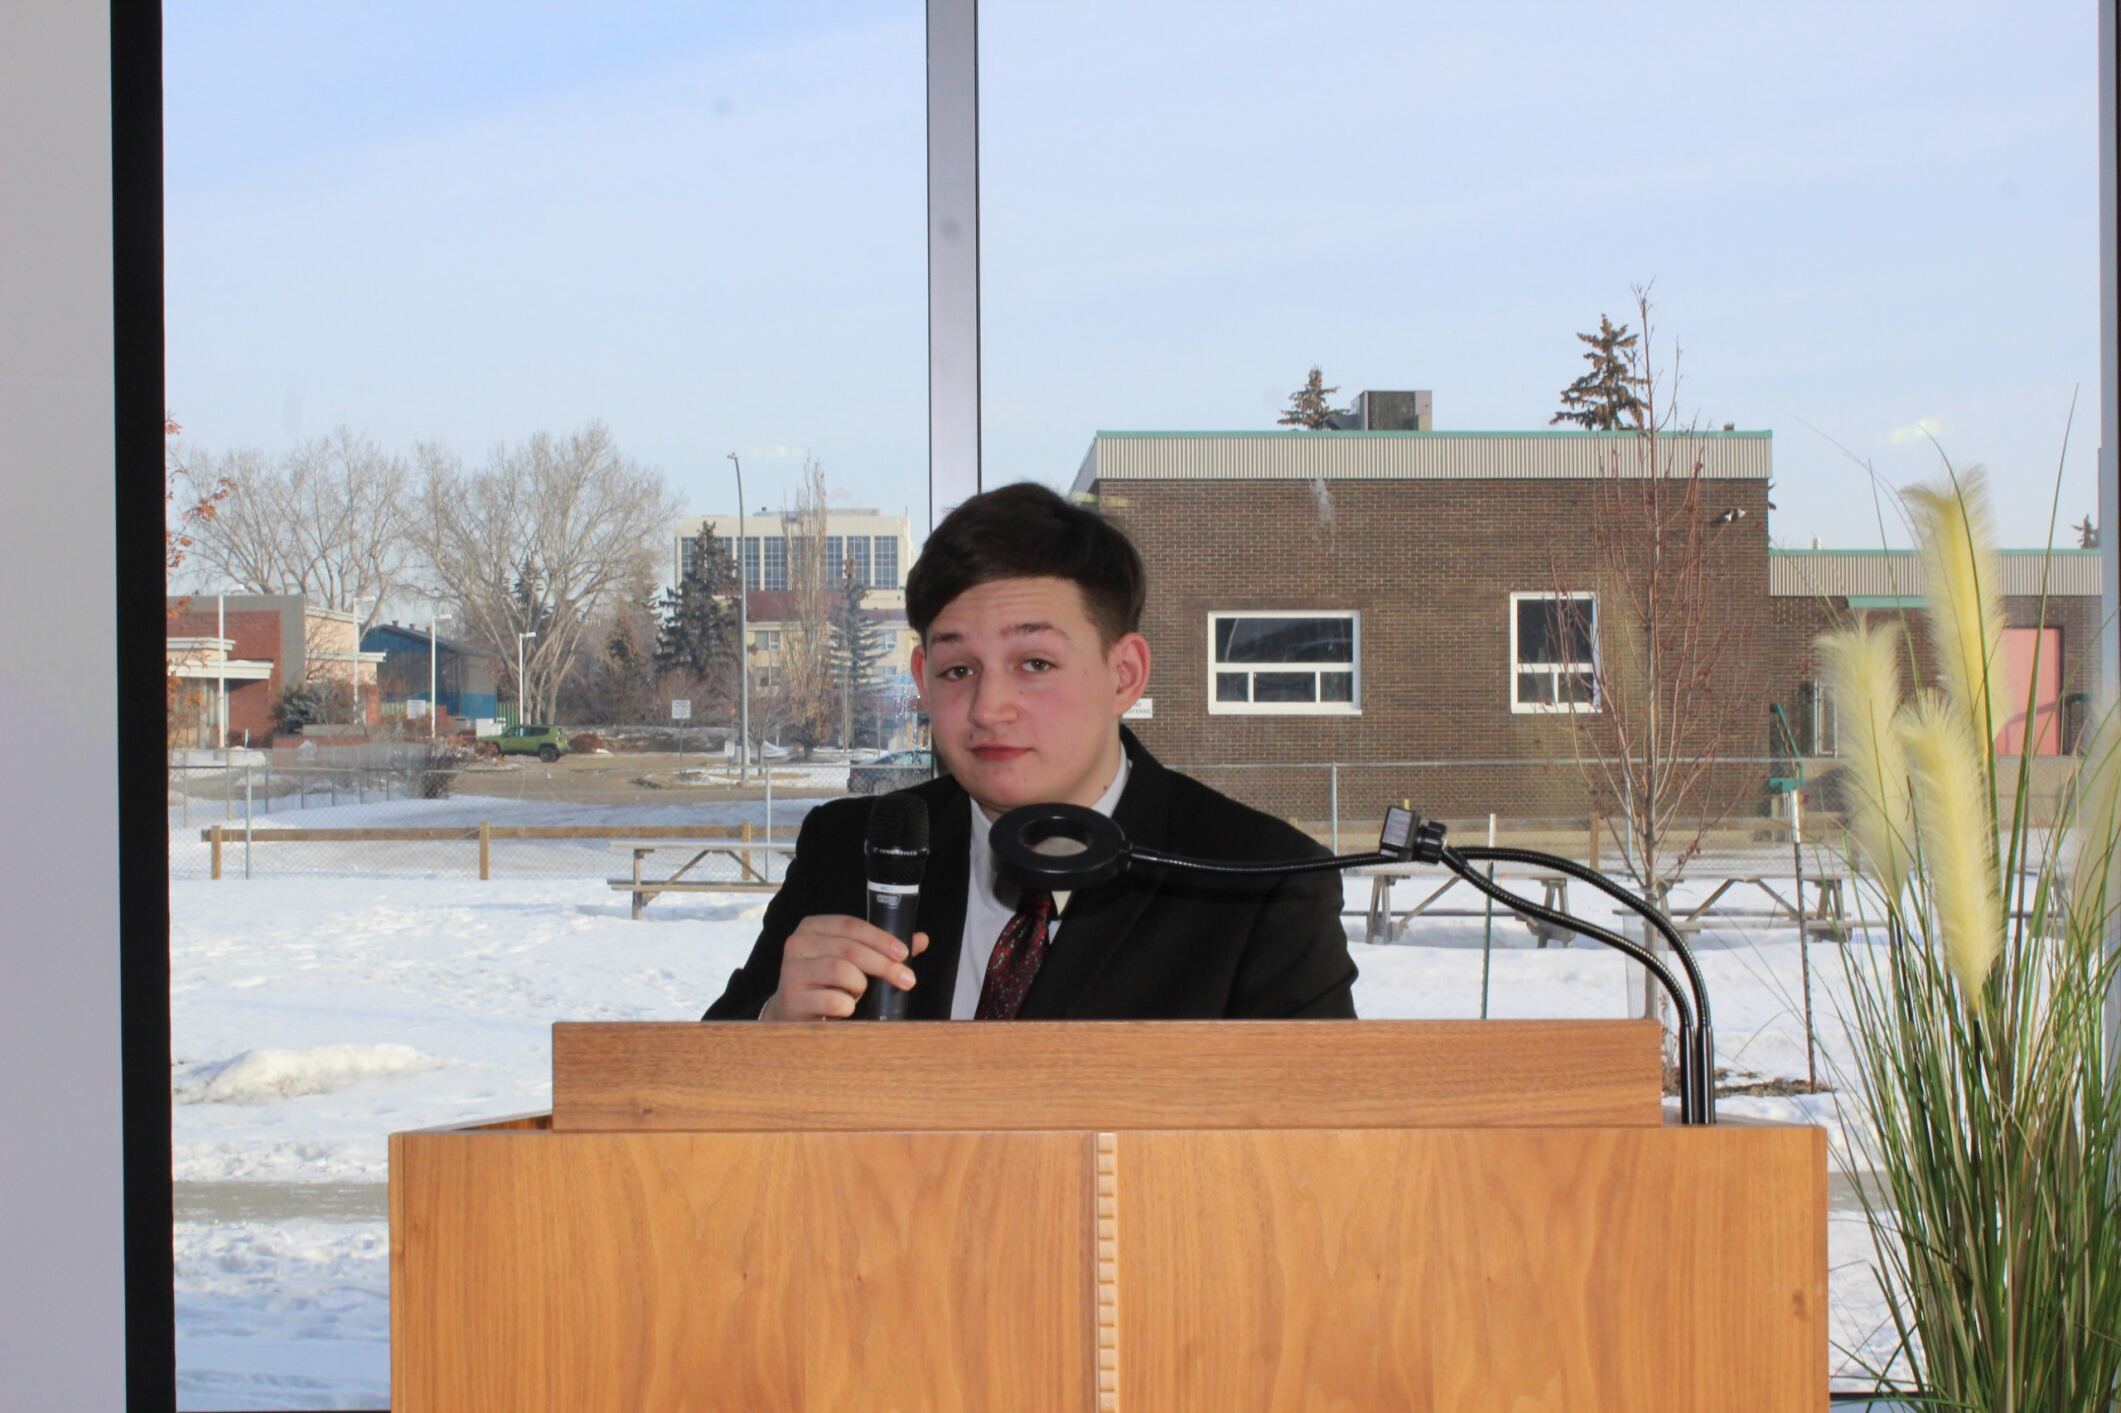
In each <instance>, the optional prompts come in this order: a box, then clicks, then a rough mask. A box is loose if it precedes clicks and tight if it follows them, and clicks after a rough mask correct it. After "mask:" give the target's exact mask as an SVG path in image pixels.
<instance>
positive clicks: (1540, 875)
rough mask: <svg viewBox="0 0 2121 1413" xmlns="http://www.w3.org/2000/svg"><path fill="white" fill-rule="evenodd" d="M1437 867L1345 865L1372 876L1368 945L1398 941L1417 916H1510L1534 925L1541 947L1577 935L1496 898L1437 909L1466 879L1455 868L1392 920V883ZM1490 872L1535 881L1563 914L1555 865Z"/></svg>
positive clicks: (1563, 884)
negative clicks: (1477, 904) (1491, 901)
mask: <svg viewBox="0 0 2121 1413" xmlns="http://www.w3.org/2000/svg"><path fill="white" fill-rule="evenodd" d="M1435 868H1436V865H1435V864H1425V863H1389V864H1368V865H1365V866H1364V867H1362V868H1356V869H1350V870H1348V871H1349V872H1350V873H1353V874H1355V875H1357V876H1358V877H1363V878H1367V879H1369V880H1370V905H1369V907H1368V908H1366V909H1365V910H1364V912H1363V929H1362V940H1363V941H1365V942H1368V943H1370V944H1372V945H1376V944H1379V943H1388V942H1393V941H1397V940H1398V938H1399V936H1400V934H1401V933H1403V932H1405V931H1406V928H1407V924H1408V923H1410V922H1412V921H1413V920H1414V919H1415V918H1417V917H1514V918H1516V919H1517V920H1518V921H1519V922H1522V923H1523V924H1524V925H1525V926H1527V927H1529V928H1531V929H1532V934H1533V935H1534V936H1535V937H1537V938H1538V939H1539V945H1540V946H1542V947H1544V946H1546V945H1547V943H1548V942H1550V941H1553V940H1554V939H1556V938H1559V939H1560V940H1561V945H1562V946H1564V947H1566V946H1568V945H1569V944H1570V943H1571V942H1573V941H1574V940H1575V937H1576V934H1575V933H1573V932H1571V931H1569V930H1568V929H1567V928H1562V927H1556V926H1554V925H1553V924H1552V923H1548V922H1541V921H1540V920H1539V919H1537V918H1531V917H1526V916H1524V915H1523V914H1521V913H1519V912H1517V911H1516V910H1515V909H1512V908H1506V907H1504V906H1503V905H1502V904H1500V903H1496V904H1493V905H1492V907H1490V906H1485V905H1484V906H1482V907H1477V908H1440V907H1438V906H1436V905H1437V904H1438V903H1439V902H1441V901H1442V900H1443V898H1444V895H1445V894H1447V893H1449V892H1450V891H1451V890H1452V889H1453V888H1456V887H1459V886H1460V885H1461V884H1464V882H1465V880H1463V879H1461V878H1460V877H1459V876H1458V875H1457V874H1455V873H1454V874H1449V875H1447V876H1446V877H1445V878H1444V880H1443V882H1442V883H1441V884H1439V885H1438V886H1437V888H1436V889H1435V890H1434V891H1433V892H1431V893H1429V894H1428V895H1427V896H1425V897H1424V898H1423V899H1422V900H1421V901H1420V902H1418V903H1416V904H1415V905H1414V906H1413V907H1411V908H1408V909H1407V910H1406V911H1404V912H1402V913H1399V914H1398V915H1397V919H1396V920H1395V918H1394V915H1393V911H1392V884H1393V882H1394V881H1396V880H1398V879H1401V878H1412V877H1415V876H1417V875H1421V874H1430V873H1433V871H1434V870H1435ZM1493 877H1494V880H1495V882H1497V883H1498V884H1502V885H1504V886H1507V885H1509V884H1510V883H1513V882H1515V883H1537V884H1539V885H1540V889H1541V895H1542V896H1541V897H1540V900H1539V901H1540V902H1541V904H1542V905H1544V906H1545V907H1548V908H1551V909H1553V910H1554V911H1555V912H1562V913H1565V912H1567V911H1568V910H1569V876H1568V875H1567V874H1565V873H1559V872H1556V871H1555V870H1553V869H1536V868H1535V869H1524V870H1503V871H1499V872H1497V873H1495V874H1494V875H1493ZM1468 886H1470V885H1468ZM1513 891H1514V890H1513ZM1483 902H1484V903H1485V900H1483ZM1345 916H1349V917H1352V916H1354V914H1352V913H1349V914H1345Z"/></svg>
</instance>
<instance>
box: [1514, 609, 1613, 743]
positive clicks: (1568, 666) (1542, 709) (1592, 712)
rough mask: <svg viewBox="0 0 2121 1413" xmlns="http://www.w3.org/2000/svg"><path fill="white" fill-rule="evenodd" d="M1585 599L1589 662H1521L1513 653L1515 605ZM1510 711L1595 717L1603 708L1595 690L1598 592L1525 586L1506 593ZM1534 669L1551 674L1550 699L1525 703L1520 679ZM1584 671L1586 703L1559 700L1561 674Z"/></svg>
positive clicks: (1515, 712)
mask: <svg viewBox="0 0 2121 1413" xmlns="http://www.w3.org/2000/svg"><path fill="white" fill-rule="evenodd" d="M1563 600H1569V601H1571V602H1584V601H1588V602H1589V603H1590V605H1591V660H1590V661H1589V662H1529V663H1528V662H1525V661H1524V660H1522V659H1521V658H1520V657H1519V656H1518V654H1517V606H1518V605H1519V604H1520V603H1524V602H1527V601H1537V602H1541V603H1560V602H1562V601H1563ZM1509 619H1510V661H1509V677H1510V714H1511V715H1513V716H1596V715H1598V714H1599V713H1600V712H1602V711H1604V710H1605V700H1604V697H1603V695H1602V694H1601V693H1600V691H1599V686H1598V668H1599V658H1600V656H1601V653H1600V650H1599V644H1598V591H1597V590H1595V589H1526V590H1520V591H1513V592H1512V593H1511V594H1510V610H1509ZM1534 672H1547V673H1551V674H1552V676H1553V682H1554V700H1553V701H1551V702H1528V701H1525V700H1524V699H1523V698H1522V697H1520V696H1519V695H1518V689H1519V686H1520V679H1521V678H1523V677H1525V676H1527V675H1529V674H1531V673H1534ZM1579 672H1580V673H1587V674H1589V676H1590V680H1591V699H1590V700H1589V701H1587V702H1565V701H1562V700H1561V678H1562V674H1564V673H1568V674H1571V675H1573V674H1575V673H1579Z"/></svg>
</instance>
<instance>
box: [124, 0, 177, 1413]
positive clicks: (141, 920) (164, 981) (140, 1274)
mask: <svg viewBox="0 0 2121 1413" xmlns="http://www.w3.org/2000/svg"><path fill="white" fill-rule="evenodd" d="M110 59H111V70H110V80H111V83H110V88H111V274H112V282H113V284H112V294H113V308H114V318H115V320H116V327H115V329H114V334H115V340H114V343H115V349H116V353H115V366H114V369H113V373H114V376H115V387H114V398H113V402H114V406H115V411H116V417H117V427H116V433H117V436H116V450H117V455H116V459H115V462H114V464H113V472H114V474H115V475H116V477H117V493H118V494H117V500H118V513H117V522H116V534H117V546H118V585H117V589H118V616H117V624H116V627H117V642H116V649H117V655H118V741H119V743H120V747H121V749H120V754H119V757H118V880H117V882H118V917H119V923H118V938H119V942H118V945H119V958H118V985H119V1003H118V1004H119V1016H120V1024H121V1027H122V1032H123V1054H122V1060H121V1063H122V1065H123V1070H124V1077H125V1096H124V1103H125V1360H126V1370H125V1383H126V1406H127V1408H128V1409H129V1410H130V1413H161V1410H165V1409H171V1410H173V1409H175V1407H176V1406H177V1331H176V1295H175V1284H176V1269H175V1260H174V1258H173V1257H172V1255H171V1250H170V1234H171V1227H172V1220H171V1198H170V1113H169V812H168V810H167V808H166V806H165V801H166V789H167V784H166V781H165V778H164V762H163V754H162V751H161V750H159V749H158V748H157V747H158V745H159V743H160V742H161V741H162V740H163V738H164V735H165V730H164V717H165V714H166V711H167V707H166V705H165V701H164V692H165V687H164V683H163V666H162V663H163V637H164V633H165V624H164V615H163V609H162V596H163V569H162V563H163V559H162V556H163V541H162V524H163V481H162V476H163V471H162V467H163V435H162V419H163V414H164V411H165V409H164V407H163V369H162V12H161V9H160V7H159V6H158V5H156V4H154V3H151V0H147V2H143V0H111V9H110Z"/></svg>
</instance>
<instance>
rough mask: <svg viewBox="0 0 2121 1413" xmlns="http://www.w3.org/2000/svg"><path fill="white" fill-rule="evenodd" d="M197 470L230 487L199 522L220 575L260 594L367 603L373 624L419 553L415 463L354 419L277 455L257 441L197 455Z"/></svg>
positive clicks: (200, 536)
mask: <svg viewBox="0 0 2121 1413" xmlns="http://www.w3.org/2000/svg"><path fill="white" fill-rule="evenodd" d="M188 462H189V466H188V469H189V471H190V474H191V475H192V478H193V479H194V480H195V481H200V482H201V483H206V482H211V483H215V484H219V485H224V486H226V487H227V488H228V494H227V496H226V498H225V499H224V500H223V501H222V502H221V504H220V507H219V510H218V513H217V514H215V515H214V516H213V517H212V518H211V519H210V520H207V521H204V522H202V523H200V524H199V525H198V526H196V527H195V528H194V529H193V531H192V538H193V540H194V542H195V543H194V545H193V549H192V557H193V559H194V561H195V562H196V564H197V565H198V566H201V567H203V568H204V569H205V570H206V571H207V574H206V575H205V576H202V578H206V577H210V578H212V579H218V580H219V581H221V582H223V583H226V584H229V585H232V586H234V587H236V588H238V589H240V590H242V591H244V592H247V593H254V594H301V595H303V596H304V597H305V598H307V599H308V601H309V602H310V604H311V605H313V606H314V607H318V608H330V609H344V610H353V611H361V612H363V620H362V623H361V628H362V630H363V631H364V632H365V631H366V630H367V629H368V628H369V627H371V626H372V625H373V624H374V623H375V621H376V618H377V616H378V615H379V614H380V613H381V612H382V606H383V603H384V601H385V600H387V599H388V598H389V597H390V596H391V594H392V593H393V592H397V591H400V590H402V589H404V588H405V587H406V586H407V578H408V574H409V571H410V569H411V566H412V561H411V555H410V550H411V538H410V528H411V515H412V511H413V502H412V494H411V484H412V478H411V471H410V469H409V468H408V467H407V465H406V463H405V460H404V458H403V457H400V456H397V455H395V454H393V453H389V452H385V451H384V450H383V449H382V448H380V447H378V446H377V445H376V444H375V443H374V442H373V441H371V440H370V439H369V438H367V437H365V436H361V435H359V434H357V433H355V432H353V431H350V430H349V429H347V428H345V427H340V428H338V429H336V430H334V431H333V432H332V433H331V434H330V435H329V436H324V437H318V438H316V439H315V440H313V441H308V442H304V443H302V444H301V445H299V446H297V447H295V448H294V449H293V450H292V451H289V452H288V453H287V454H286V455H284V456H282V457H280V458H279V459H278V460H274V459H273V458H270V457H268V456H266V455H265V454H264V453H263V452H261V451H258V450H255V449H252V448H238V449H235V450H231V451H226V452H223V453H221V454H220V455H219V456H218V457H216V456H211V455H205V454H200V455H198V456H196V457H194V458H188Z"/></svg>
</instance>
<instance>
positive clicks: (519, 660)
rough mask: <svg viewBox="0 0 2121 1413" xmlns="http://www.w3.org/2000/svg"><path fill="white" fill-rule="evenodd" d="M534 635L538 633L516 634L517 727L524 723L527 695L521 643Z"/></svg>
mask: <svg viewBox="0 0 2121 1413" xmlns="http://www.w3.org/2000/svg"><path fill="white" fill-rule="evenodd" d="M536 636H538V635H537V634H536V633H535V632H531V633H518V634H516V726H517V728H518V729H520V728H521V727H522V726H523V725H524V721H523V698H524V697H526V696H528V695H529V693H527V692H525V691H524V690H523V644H525V643H527V642H529V641H530V640H531V639H532V638H535V637H536Z"/></svg>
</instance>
